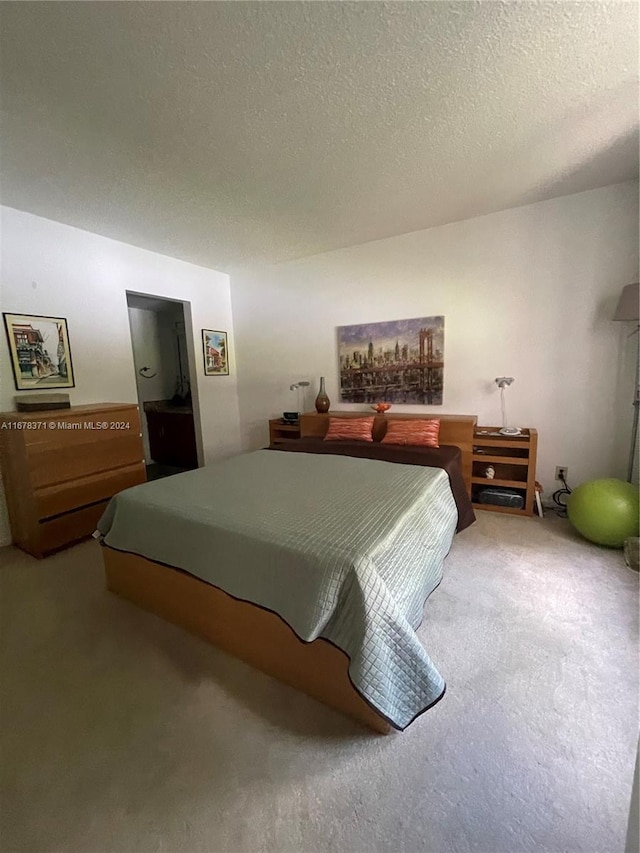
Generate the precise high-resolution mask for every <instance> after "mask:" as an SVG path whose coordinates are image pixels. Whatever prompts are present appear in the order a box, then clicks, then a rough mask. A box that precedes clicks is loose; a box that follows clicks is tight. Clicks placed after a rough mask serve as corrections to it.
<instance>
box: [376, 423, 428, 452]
mask: <svg viewBox="0 0 640 853" xmlns="http://www.w3.org/2000/svg"><path fill="white" fill-rule="evenodd" d="M439 433H440V421H438V420H435V419H427V418H419V419H418V418H415V419H411V420H407V421H393V420H390V421H389V423H388V424H387V431H386V433H385V435H384V438H383V439H382V441H381V442H380V443H381V444H414V445H417V446H419V447H440V445H439V444H438V435H439Z"/></svg>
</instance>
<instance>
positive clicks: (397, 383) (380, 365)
mask: <svg viewBox="0 0 640 853" xmlns="http://www.w3.org/2000/svg"><path fill="white" fill-rule="evenodd" d="M338 350H339V353H340V401H341V402H342V403H378V402H381V401H385V402H388V403H403V404H405V405H406V404H409V405H420V406H422V405H427V406H441V405H442V393H443V387H444V317H443V316H442V315H441V314H439V315H437V316H433V317H414V318H412V319H409V320H390V321H388V322H386V323H385V322H383V323H365V324H364V325H358V326H340V327H339V328H338Z"/></svg>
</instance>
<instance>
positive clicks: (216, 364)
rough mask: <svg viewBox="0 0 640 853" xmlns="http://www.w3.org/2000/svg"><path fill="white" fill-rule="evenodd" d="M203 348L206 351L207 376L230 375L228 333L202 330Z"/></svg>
mask: <svg viewBox="0 0 640 853" xmlns="http://www.w3.org/2000/svg"><path fill="white" fill-rule="evenodd" d="M202 349H203V352H204V375H205V376H228V375H229V358H228V348H227V333H226V332H213V331H211V330H210V329H203V330H202Z"/></svg>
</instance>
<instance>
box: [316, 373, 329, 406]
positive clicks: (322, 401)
mask: <svg viewBox="0 0 640 853" xmlns="http://www.w3.org/2000/svg"><path fill="white" fill-rule="evenodd" d="M330 406H331V400H330V399H329V397H328V396H327V392H326V391H325V390H324V376H321V377H320V390H319V391H318V396H317V397H316V412H318V414H320V415H324V414H325V413H326V412H328V411H329V407H330Z"/></svg>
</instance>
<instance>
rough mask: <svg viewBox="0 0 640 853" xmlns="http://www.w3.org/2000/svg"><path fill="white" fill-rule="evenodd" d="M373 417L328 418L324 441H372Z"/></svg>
mask: <svg viewBox="0 0 640 853" xmlns="http://www.w3.org/2000/svg"><path fill="white" fill-rule="evenodd" d="M374 420H375V418H373V417H371V418H329V429H328V430H327V434H326V435H325V437H324V440H325V441H373V422H374Z"/></svg>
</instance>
